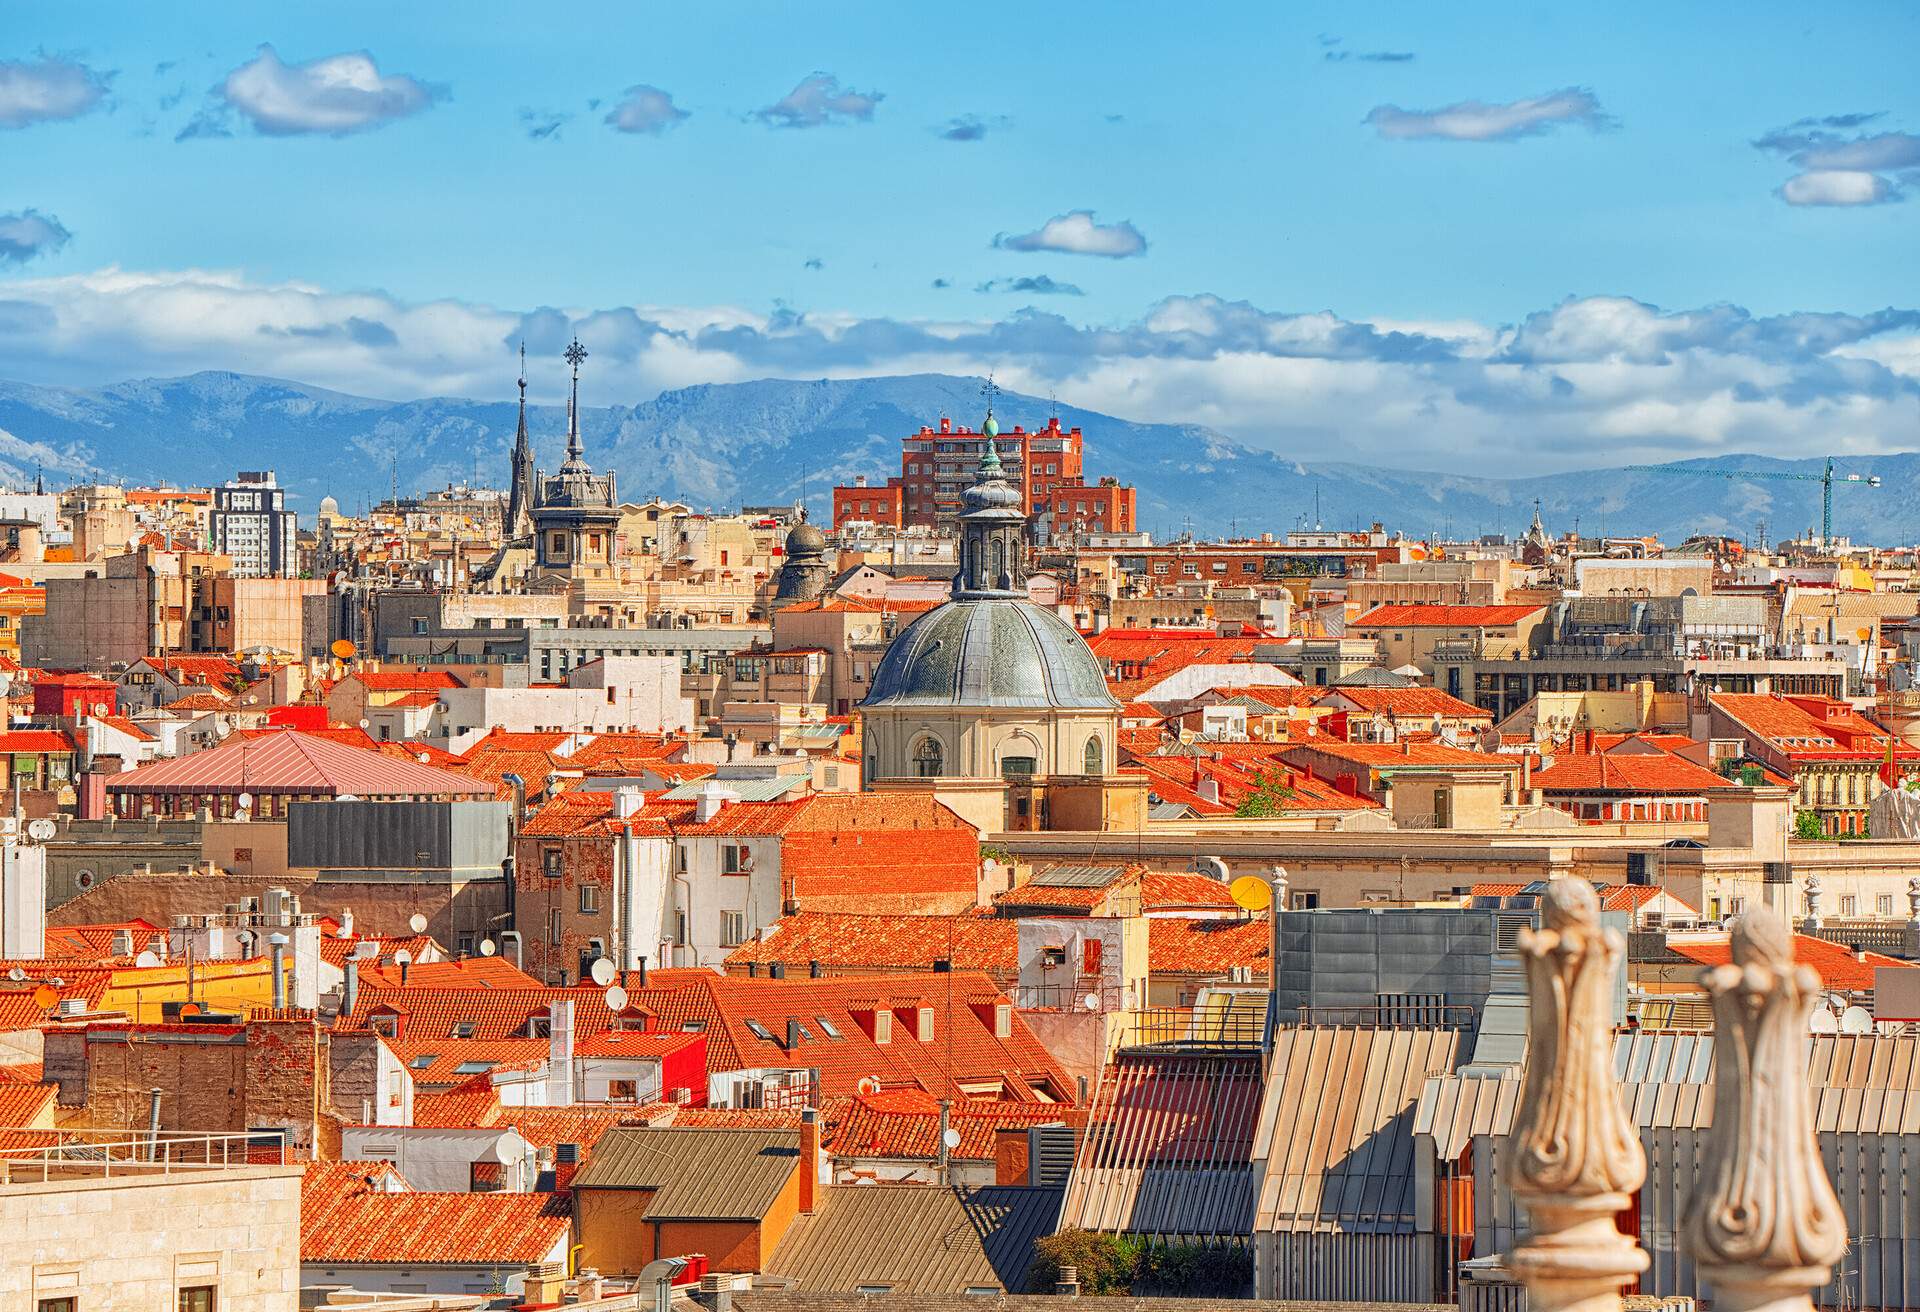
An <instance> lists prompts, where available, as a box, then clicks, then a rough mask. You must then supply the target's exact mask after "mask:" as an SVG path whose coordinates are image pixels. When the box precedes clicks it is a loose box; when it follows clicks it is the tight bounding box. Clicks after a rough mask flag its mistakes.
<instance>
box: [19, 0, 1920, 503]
mask: <svg viewBox="0 0 1920 1312" xmlns="http://www.w3.org/2000/svg"><path fill="white" fill-rule="evenodd" d="M495 17H496V18H497V17H500V15H496V16H495ZM1914 26H1915V19H1914V18H1913V16H1912V15H1910V14H1907V13H1903V12H1900V11H1897V10H1894V9H1890V8H1883V9H1862V10H1857V11H1852V12H1850V13H1849V14H1847V15H1846V16H1844V17H1843V18H1841V19H1838V20H1836V19H1833V18H1824V19H1823V20H1822V21H1821V22H1820V23H1819V24H1809V22H1808V21H1807V19H1806V16H1805V15H1804V14H1803V13H1802V12H1800V11H1796V10H1788V9H1785V8H1783V7H1767V6H1763V7H1759V8H1757V9H1755V10H1753V11H1750V12H1746V13H1743V15H1742V17H1741V26H1740V28H1739V30H1738V31H1737V32H1735V31H1732V30H1729V29H1728V28H1726V27H1722V26H1720V25H1717V24H1716V23H1715V22H1712V21H1709V20H1707V19H1706V18H1704V17H1694V16H1691V15H1682V16H1680V17H1678V18H1675V17H1672V16H1666V15H1662V16H1659V17H1658V18H1657V19H1656V18H1655V17H1653V16H1651V15H1647V16H1645V17H1644V21H1642V22H1637V23H1636V22H1627V23H1622V22H1620V21H1619V19H1618V16H1617V14H1614V13H1606V14H1601V13H1598V12H1595V13H1572V12H1569V13H1558V14H1554V15H1537V14H1532V13H1529V12H1527V11H1523V10H1501V9H1498V8H1494V7H1477V8H1474V9H1472V10H1469V11H1459V12H1453V13H1449V14H1448V15H1446V16H1444V17H1440V16H1435V15H1431V14H1424V13H1421V12H1419V11H1416V10H1412V9H1405V10H1391V11H1378V12H1374V13H1370V14H1368V15H1366V16H1365V17H1364V19H1363V20H1361V21H1355V20H1354V19H1353V18H1352V16H1350V15H1345V14H1343V13H1342V12H1340V11H1338V10H1336V9H1332V8H1320V9H1310V8H1303V9H1297V10H1290V11H1288V12H1286V13H1284V14H1274V13H1269V12H1266V11H1257V10H1253V9H1251V8H1247V9H1235V10H1221V11H1211V12H1209V13H1208V14H1206V15H1204V16H1202V17H1200V18H1198V19H1196V20H1194V21H1193V22H1192V24H1191V26H1190V27H1185V28H1181V29H1179V30H1168V29H1166V28H1165V27H1164V26H1162V25H1157V24H1156V23H1155V22H1154V21H1153V15H1151V14H1150V13H1149V11H1147V10H1144V9H1128V8H1123V9H1119V10H1103V11H1101V15H1100V22H1099V24H1097V25H1095V24H1093V23H1092V22H1090V20H1089V18H1088V16H1087V15H1086V14H1085V13H1078V14H1076V13H1073V12H1070V11H1051V12H1047V13H1043V14H1032V13H1017V14H1016V13H1015V12H1014V11H1010V10H1002V9H997V8H994V7H992V6H988V7H985V8H978V7H976V8H974V9H971V10H969V11H967V13H965V14H964V15H952V16H943V15H938V14H922V13H914V14H912V15H911V16H910V17H908V16H902V15H899V14H895V13H893V12H892V11H889V10H886V9H871V10H866V11H855V10H849V9H843V10H838V11H836V12H835V13H834V15H832V16H831V17H830V18H828V19H824V20H823V19H821V18H819V17H818V16H817V15H811V14H808V15H801V14H799V13H797V12H793V11H787V10H783V9H780V8H777V7H745V8H734V9H730V10H727V11H725V12H724V13H721V14H718V15H715V14H710V13H701V12H676V11H659V12H653V11H649V13H648V14H647V15H646V16H645V18H644V19H642V18H641V17H639V16H638V15H637V14H633V13H629V12H627V11H624V10H607V9H596V8H593V7H587V8H584V9H581V10H577V11H570V12H569V14H568V15H567V16H566V21H565V22H564V23H552V24H544V25H526V24H514V25H508V24H505V23H502V22H497V21H494V22H487V23H483V24H476V25H475V27H474V29H473V30H471V31H466V32H462V33H460V34H458V35H457V37H455V38H452V39H450V38H449V33H448V32H447V30H446V24H445V20H444V18H442V17H439V16H436V15H434V14H433V13H431V12H427V11H421V12H408V13H397V12H391V11H386V10H381V11H375V10H373V9H371V8H370V7H355V6H341V7H333V8H329V9H328V10H327V11H325V12H324V13H321V12H314V13H284V14H273V15H270V16H263V15H261V14H258V13H256V12H253V11H250V10H245V9H240V8H236V7H220V6H202V7H199V8H196V9H194V10H192V11H191V12H189V13H187V14H186V15H184V16H181V15H173V14H170V15H169V16H168V19H167V20H166V22H165V24H164V26H160V25H156V24H155V21H154V20H152V19H151V18H149V17H148V16H146V15H144V14H137V13H132V12H129V13H128V14H125V15H122V16H121V20H120V21H116V22H115V23H112V24H104V23H101V22H100V21H99V20H98V19H97V18H93V19H89V18H88V17H87V16H85V15H73V14H63V13H55V12H41V13H29V14H23V15H21V16H20V18H19V21H17V22H16V24H15V28H16V30H15V32H14V33H13V39H12V41H10V42H9V43H8V44H7V47H6V48H5V49H4V50H0V140H4V141H5V142H6V144H7V146H8V148H9V152H8V153H9V160H10V163H12V164H13V165H14V169H13V173H14V178H13V185H12V186H11V187H10V188H9V189H8V193H7V195H6V196H5V197H4V198H3V199H0V350H4V351H5V352H6V356H7V358H8V359H9V361H10V362H11V363H10V367H8V368H6V369H4V370H0V373H3V374H5V375H6V376H7V377H10V378H13V379H15V380H17V381H27V382H51V383H56V384H98V383H103V382H111V381H119V380H121V379H127V378H137V377H142V376H166V375H173V374H180V373H186V372H191V371H194V370H198V369H204V368H218V369H233V370H237V371H241V372H247V373H255V374H265V375H270V376H276V377H283V378H288V379H293V380H296V381H300V382H305V383H311V384H315V385H319V386H325V387H332V388H337V389H340V390H344V391H348V392H353V393H357V394H361V395H369V396H381V397H390V398H395V399H405V398H410V397H416V396H426V395H463V396H475V397H482V398H490V399H502V398H505V397H509V396H511V395H512V388H513V381H514V378H515V376H516V362H515V360H514V359H513V355H512V352H513V349H514V343H515V342H517V341H518V340H519V339H520V338H522V337H524V338H525V339H526V340H527V342H528V345H529V349H530V350H532V351H534V352H536V353H537V354H540V355H552V356H557V353H558V350H559V348H560V346H561V345H562V344H564V341H565V340H566V338H567V337H568V336H569V335H571V334H572V333H574V332H578V333H579V334H580V336H581V337H582V339H583V340H584V341H586V343H587V344H588V347H589V349H591V350H593V351H594V353H595V359H594V365H593V378H592V391H593V395H594V397H595V399H596V400H601V401H607V402H614V403H629V404H630V403H635V402H638V401H642V400H645V399H647V398H649V397H651V396H652V395H654V394H656V393H657V392H658V391H660V390H662V389H666V388H671V387H676V386H682V385H686V384H690V383H699V382H724V381H738V380H743V379H751V378H760V377H796V378H806V377H822V376H833V377H857V376H870V375H885V374H895V373H907V372H923V371H941V372H952V373H985V372H987V371H989V370H992V371H995V372H996V373H997V375H998V376H999V377H1001V378H1002V379H1003V380H1005V381H1006V382H1008V383H1009V384H1010V385H1011V386H1014V387H1016V388H1019V389H1021V390H1024V391H1027V392H1031V393H1034V394H1040V395H1044V394H1047V393H1049V392H1055V393H1058V394H1059V395H1060V396H1061V397H1062V398H1063V399H1064V400H1069V401H1071V402H1073V403H1075V404H1080V405H1084V406H1088V407H1090V408H1094V409H1099V410H1104V411H1106V412H1109V413H1114V414H1121V415H1126V416H1128V417H1131V418H1136V419H1140V420H1147V421H1155V422H1192V423H1197V424H1203V425H1207V426H1209V427H1212V428H1215V429H1218V430H1219V431H1221V432H1223V433H1226V434H1228V435H1229V436H1232V437H1234V438H1236V439H1239V440H1242V441H1245V442H1248V443H1250V444H1254V445H1258V446H1262V447H1266V448H1268V449H1273V450H1277V451H1280V452H1282V453H1285V454H1289V455H1296V456H1299V457H1301V458H1316V459H1324V458H1328V457H1330V456H1331V457H1345V458H1349V459H1354V460H1359V461H1365V462H1368V463H1375V464H1382V465H1387V466H1390V467H1395V468H1431V467H1444V462H1446V461H1447V460H1448V459H1449V457H1450V456H1454V455H1455V454H1456V453H1459V452H1462V451H1470V452H1471V453H1472V454H1471V458H1472V459H1474V460H1476V461H1480V460H1485V461H1488V462H1496V463H1494V464H1492V465H1490V467H1498V468H1500V469H1501V470H1502V471H1503V472H1513V473H1532V472H1545V471H1549V470H1553V469H1564V468H1569V467H1575V466H1577V465H1580V464H1582V463H1593V459H1592V457H1593V452H1594V451H1595V450H1596V449H1600V450H1604V451H1605V452H1606V454H1607V456H1608V463H1613V462H1614V461H1616V460H1617V461H1619V462H1625V461H1629V460H1657V459H1668V458H1684V457H1687V456H1696V455H1713V454H1722V453H1728V452H1735V451H1754V452H1758V453H1761V454H1766V455H1776V456H1783V457H1804V456H1808V455H1815V454H1825V453H1826V452H1827V451H1834V452H1838V453H1842V454H1849V453H1862V454H1864V453H1871V452H1876V451H1897V450H1906V449H1913V448H1914V447H1915V446H1916V445H1920V443H1917V442H1916V438H1915V434H1916V432H1920V310H1915V309H1912V308H1907V307H1913V306H1917V305H1920V289H1916V288H1915V287H1914V285H1913V283H1914V274H1913V271H1912V269H1911V267H1910V266H1911V261H1910V260H1903V259H1902V258H1901V257H1902V255H1903V254H1904V253H1905V250H1906V248H1907V247H1908V246H1910V244H1911V238H1912V215H1913V213H1914V211H1913V210H1912V209H1911V208H1910V207H1909V206H1908V205H1906V204H1905V203H1904V196H1905V193H1906V191H1907V190H1909V189H1910V188H1911V186H1912V185H1913V178H1914V174H1915V171H1916V170H1917V169H1920V136H1916V135H1914V133H1915V130H1916V127H1920V119H1917V118H1916V114H1915V109H1916V107H1915V105H1914V93H1913V91H1912V89H1911V86H1910V80H1909V79H1908V78H1907V77H1906V75H1905V69H1904V68H1903V67H1902V64H1903V61H1902V59H1901V58H1900V52H1901V51H1903V50H1904V49H1908V48H1911V46H1912V41H1911V39H1910V38H1911V37H1912V36H1913V35H1914V32H1913V28H1914ZM1903 34H1904V35H1903ZM1736 47H1737V49H1738V52H1739V57H1738V58H1737V59H1728V58H1727V57H1726V55H1727V52H1728V51H1729V50H1730V49H1733V48H1736ZM1119 160H1124V161H1126V162H1127V167H1123V168H1118V169H1116V168H1114V167H1113V165H1114V163H1115V161H1119ZM563 376H564V371H563V370H562V369H561V368H559V367H558V365H557V361H555V362H553V367H550V368H546V369H542V368H540V367H538V366H536V368H535V369H534V371H533V373H532V374H531V376H530V382H531V384H532V388H533V393H534V395H535V397H536V398H537V399H542V400H552V399H555V398H556V397H557V396H558V395H559V393H560V391H561V387H562V379H563Z"/></svg>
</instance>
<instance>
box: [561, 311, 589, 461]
mask: <svg viewBox="0 0 1920 1312" xmlns="http://www.w3.org/2000/svg"><path fill="white" fill-rule="evenodd" d="M586 358H587V348H586V347H584V346H582V345H580V339H579V338H578V337H575V338H574V339H573V341H572V342H570V343H568V345H567V350H566V361H567V363H568V364H570V365H572V366H573V391H572V393H571V394H570V395H569V397H568V398H567V459H566V464H564V465H562V466H561V468H562V469H564V468H566V467H567V466H568V465H576V466H577V465H585V464H586V463H587V453H586V451H585V449H584V448H583V447H582V446H581V445H580V362H581V361H582V360H584V359H586Z"/></svg>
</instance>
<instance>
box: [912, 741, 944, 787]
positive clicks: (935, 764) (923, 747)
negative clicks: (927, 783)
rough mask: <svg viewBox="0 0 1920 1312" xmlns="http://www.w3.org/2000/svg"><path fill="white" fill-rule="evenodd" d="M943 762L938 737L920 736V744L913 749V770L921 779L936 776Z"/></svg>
mask: <svg viewBox="0 0 1920 1312" xmlns="http://www.w3.org/2000/svg"><path fill="white" fill-rule="evenodd" d="M943 764H945V757H944V755H943V754H942V753H941V751H940V740H939V739H938V738H922V739H921V740H920V745H919V746H918V747H916V748H914V749H913V772H914V773H915V774H917V775H919V776H920V777H921V778H922V779H933V778H936V777H938V776H939V774H940V767H941V766H942V765H943Z"/></svg>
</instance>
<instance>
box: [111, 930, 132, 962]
mask: <svg viewBox="0 0 1920 1312" xmlns="http://www.w3.org/2000/svg"><path fill="white" fill-rule="evenodd" d="M108 955H110V956H115V957H130V956H132V955H133V931H132V930H130V929H116V930H114V931H113V951H112V952H111V953H109V954H108Z"/></svg>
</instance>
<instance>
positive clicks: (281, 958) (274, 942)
mask: <svg viewBox="0 0 1920 1312" xmlns="http://www.w3.org/2000/svg"><path fill="white" fill-rule="evenodd" d="M287 942H288V939H287V936H286V935H285V934H281V933H273V934H269V935H268V936H267V950H268V952H269V953H270V954H271V955H272V957H273V1009H274V1010H275V1011H285V1010H286V1008H287Z"/></svg>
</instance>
